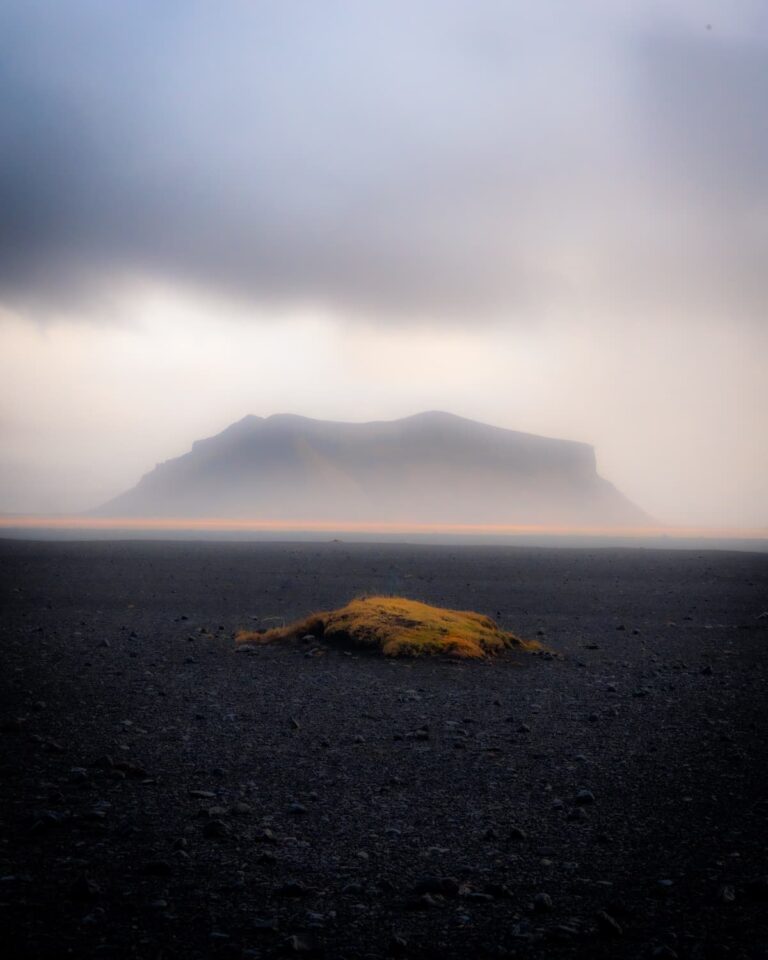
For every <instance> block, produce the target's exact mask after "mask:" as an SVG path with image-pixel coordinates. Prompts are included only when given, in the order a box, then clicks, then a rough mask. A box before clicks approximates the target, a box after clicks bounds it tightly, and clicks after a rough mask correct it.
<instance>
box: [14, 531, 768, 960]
mask: <svg viewBox="0 0 768 960" xmlns="http://www.w3.org/2000/svg"><path fill="white" fill-rule="evenodd" d="M365 592H368V593H371V592H385V593H401V594H404V595H407V596H412V597H415V598H418V599H423V600H425V601H427V602H430V603H435V604H439V605H444V606H450V607H459V608H469V609H475V610H479V611H482V612H484V613H488V614H490V615H491V616H494V617H496V618H497V619H498V620H499V621H500V622H501V623H502V624H503V625H504V626H506V627H508V628H510V629H513V630H515V631H516V632H518V633H519V634H520V635H522V636H525V637H538V638H539V639H540V640H542V641H543V642H544V643H545V644H546V645H547V647H548V649H549V650H550V651H551V655H547V656H541V655H538V656H533V655H530V654H527V653H517V654H512V655H509V656H505V657H503V658H501V659H498V660H496V661H494V662H492V663H485V662H482V663H454V662H449V661H434V660H430V661H393V662H389V661H386V660H384V659H380V658H377V657H374V656H370V655H364V654H355V655H350V653H349V651H344V650H339V649H331V650H324V649H323V648H317V649H316V648H315V645H314V644H295V645H287V646H282V647H277V646H270V647H263V648H259V649H258V650H256V651H255V652H252V653H246V652H242V651H241V652H236V650H235V646H234V642H233V634H234V631H235V630H236V629H237V628H239V627H254V626H259V625H264V626H270V625H273V624H274V623H275V622H276V621H275V620H270V619H268V618H275V617H276V618H280V619H282V618H285V619H289V618H293V617H297V616H300V615H303V614H305V613H307V612H308V611H311V610H313V609H318V608H320V609H322V608H331V607H335V606H339V605H341V604H343V603H345V602H346V601H348V600H349V599H350V598H351V597H353V596H354V595H356V594H360V593H365ZM0 597H1V598H2V599H1V602H2V612H3V615H2V637H1V644H2V645H1V649H2V657H3V660H2V691H1V693H2V700H1V701H0V703H1V708H0V709H1V714H2V716H1V720H2V732H1V733H0V750H1V751H2V752H1V754H0V769H1V774H2V778H1V784H2V786H1V790H2V797H1V802H2V820H3V824H2V826H3V834H2V841H1V845H0V927H1V930H0V933H1V935H2V944H3V949H4V953H3V955H4V956H8V957H26V958H38V957H40V958H43V957H45V958H57V957H118V958H122V957H126V958H129V957H130V958H132V957H137V958H157V960H160V958H196V957H231V958H241V957H243V958H246V957H253V958H256V957H280V956H284V955H287V956H290V955H294V954H297V955H298V954H304V955H306V956H309V957H311V956H318V957H325V958H328V960H332V958H339V960H341V958H350V960H351V958H362V957H367V958H371V960H373V958H386V957H396V956H403V957H413V958H475V957H497V958H504V957H521V958H525V957H542V958H543V957H546V958H560V957H562V958H568V957H590V958H591V957H596V958H616V957H631V958H654V957H656V958H665V957H666V958H674V957H680V958H692V960H694V958H695V960H699V958H701V960H709V958H712V960H715V958H721V957H727V958H756V957H765V956H766V955H767V954H766V945H767V944H768V880H767V879H766V876H767V875H768V863H766V843H767V838H768V831H767V830H766V826H767V824H768V740H767V739H766V733H767V732H768V730H767V727H768V721H767V720H766V678H767V677H768V669H767V667H768V616H765V615H764V614H765V611H766V610H768V555H765V554H762V555H761V554H752V553H731V552H716V551H704V550H694V551H690V552H689V551H667V552H665V551H656V550H617V549H604V550H600V549H587V550H584V549H571V550H569V549H533V548H521V547H449V546H423V545H422V546H407V545H396V544H385V545H374V544H367V545H366V544H346V543H325V544H321V543H314V544H296V543H281V544H257V543H227V544H221V543H204V542H186V543H170V542H80V543H68V542H56V543H50V542H49V543H41V542H31V541H28V542H21V541H11V540H6V541H2V542H0ZM761 615H762V616H761ZM278 622H279V621H278Z"/></svg>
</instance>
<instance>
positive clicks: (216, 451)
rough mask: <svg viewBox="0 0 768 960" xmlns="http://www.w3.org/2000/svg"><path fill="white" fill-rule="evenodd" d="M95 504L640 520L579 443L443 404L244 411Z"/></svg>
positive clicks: (166, 512) (374, 517) (316, 516)
mask: <svg viewBox="0 0 768 960" xmlns="http://www.w3.org/2000/svg"><path fill="white" fill-rule="evenodd" d="M96 512H97V513H98V514H100V515H102V516H114V517H117V516H123V517H138V516H142V517H158V516H162V517H201V516H205V517H220V518H225V517H241V518H258V519H276V520H280V519H285V520H340V521H342V520H346V521H349V520H360V521H366V520H367V521H384V520H394V521H412V522H445V523H451V522H453V523H558V524H562V523H580V524H585V523H590V524H601V525H612V524H614V525H620V524H634V523H642V522H643V521H645V520H646V519H647V518H646V517H645V515H644V514H643V513H642V511H641V510H639V509H638V508H637V507H635V506H634V505H633V504H631V503H630V502H629V501H628V500H626V498H624V497H623V496H622V495H621V494H620V493H619V492H618V491H617V490H616V489H615V488H614V487H613V486H612V485H611V484H610V483H608V482H607V481H605V480H603V479H602V478H601V477H600V476H598V474H597V472H596V469H595V457H594V451H593V449H592V447H590V446H588V445H587V444H583V443H573V442H571V441H566V440H552V439H549V438H546V437H539V436H534V435H533V434H526V433H518V432H516V431H512V430H504V429H501V428H499V427H491V426H488V425H487V424H482V423H476V422H474V421H471V420H465V419H463V418H462V417H456V416H453V415H451V414H447V413H423V414H417V415H415V416H413V417H406V418H405V419H402V420H393V421H382V422H374V423H334V422H328V421H322V420H310V419H308V418H305V417H297V416H292V415H288V414H279V415H276V416H272V417H268V418H266V419H264V418H261V417H253V416H248V417H245V418H244V419H243V420H240V421H238V422H237V423H234V424H232V425H231V426H229V427H227V429H226V430H223V431H222V432H221V433H219V434H217V435H216V436H214V437H209V438H208V439H205V440H198V441H197V442H196V443H195V444H194V445H193V447H192V450H191V451H190V452H189V453H187V454H185V455H184V456H182V457H178V458H177V459H174V460H168V461H166V462H165V463H162V464H159V465H158V466H157V467H156V468H155V469H154V470H152V471H151V472H150V473H148V474H146V476H144V477H143V478H142V479H141V481H140V482H139V483H138V484H137V485H136V486H135V487H134V488H133V489H131V490H129V491H127V492H126V493H124V494H122V495H120V496H118V497H116V498H115V499H114V500H112V501H110V502H109V503H107V504H105V505H104V506H103V507H101V508H100V509H99V510H98V511H96Z"/></svg>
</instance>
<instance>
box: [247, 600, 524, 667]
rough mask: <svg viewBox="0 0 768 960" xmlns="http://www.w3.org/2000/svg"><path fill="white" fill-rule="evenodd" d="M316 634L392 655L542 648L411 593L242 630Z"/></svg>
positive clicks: (266, 636) (260, 637) (252, 638)
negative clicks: (411, 596)
mask: <svg viewBox="0 0 768 960" xmlns="http://www.w3.org/2000/svg"><path fill="white" fill-rule="evenodd" d="M306 634H312V636H314V637H316V638H317V639H318V640H319V639H324V640H328V641H330V642H340V643H344V644H350V645H352V646H359V647H368V648H371V649H375V650H379V651H381V653H383V654H384V655H385V656H387V657H403V656H405V657H421V656H434V655H436V654H443V655H447V656H451V657H461V658H462V659H477V658H481V657H488V656H492V655H493V654H497V653H500V652H501V651H502V650H508V649H511V648H513V647H518V648H526V649H536V648H538V646H539V644H537V643H536V642H535V641H525V640H521V639H520V638H519V637H516V636H515V634H514V633H510V632H509V631H508V630H502V629H501V628H500V627H499V625H498V624H497V623H496V622H495V621H493V620H491V618H490V617H486V616H483V614H481V613H473V612H472V611H469V610H447V609H444V608H442V607H432V606H429V604H426V603H420V602H419V601H418V600H408V599H406V598H405V597H358V598H356V599H355V600H352V601H351V603H348V604H347V605H346V607H341V608H339V609H338V610H330V611H327V612H323V613H315V614H312V615H310V616H308V617H305V618H304V619H303V620H297V621H296V622H295V623H291V624H288V626H285V627H276V628H274V629H273V630H267V631H266V632H264V633H255V632H253V631H246V630H243V631H240V632H239V633H238V634H237V636H236V642H237V643H240V644H255V643H274V642H275V641H278V640H291V639H297V638H300V637H303V636H305V635H306Z"/></svg>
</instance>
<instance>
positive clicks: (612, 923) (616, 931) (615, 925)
mask: <svg viewBox="0 0 768 960" xmlns="http://www.w3.org/2000/svg"><path fill="white" fill-rule="evenodd" d="M595 919H596V920H597V925H598V927H599V928H600V930H602V932H603V933H605V934H608V935H609V936H613V937H620V936H622V934H623V933H624V930H623V929H622V927H621V924H620V923H619V922H618V921H617V920H614V918H613V917H612V916H611V915H610V913H608V912H606V911H605V910H598V912H597V913H596V914H595Z"/></svg>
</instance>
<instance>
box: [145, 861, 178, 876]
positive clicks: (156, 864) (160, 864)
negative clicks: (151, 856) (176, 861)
mask: <svg viewBox="0 0 768 960" xmlns="http://www.w3.org/2000/svg"><path fill="white" fill-rule="evenodd" d="M142 870H143V871H144V873H148V874H151V875H152V876H153V877H169V876H170V875H171V874H172V873H173V867H171V865H170V863H168V861H167V860H147V861H146V862H145V863H144V865H143V867H142Z"/></svg>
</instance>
